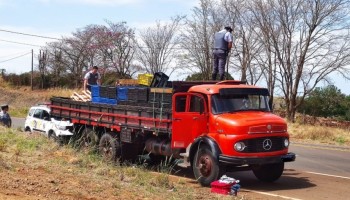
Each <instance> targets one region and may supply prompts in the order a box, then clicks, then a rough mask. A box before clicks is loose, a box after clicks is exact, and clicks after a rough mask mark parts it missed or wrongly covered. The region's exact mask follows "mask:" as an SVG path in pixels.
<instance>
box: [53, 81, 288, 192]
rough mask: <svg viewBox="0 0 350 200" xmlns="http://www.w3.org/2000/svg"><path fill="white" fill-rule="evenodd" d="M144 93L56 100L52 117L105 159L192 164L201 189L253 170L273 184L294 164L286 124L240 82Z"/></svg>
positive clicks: (177, 85) (263, 94)
mask: <svg viewBox="0 0 350 200" xmlns="http://www.w3.org/2000/svg"><path fill="white" fill-rule="evenodd" d="M169 91H170V92H169ZM166 95H168V96H166ZM169 95H170V96H169ZM148 96H149V99H148V100H147V101H144V102H137V101H135V102H131V101H129V102H128V101H126V102H122V101H120V102H118V104H117V105H109V104H97V103H91V102H79V101H74V100H70V99H66V98H60V97H54V98H52V99H51V105H50V106H51V114H52V115H53V116H54V117H58V118H65V119H69V120H71V122H72V123H73V124H74V130H75V133H76V134H80V135H82V136H83V138H86V139H87V140H86V141H87V142H88V143H96V144H98V147H99V151H100V153H101V155H102V156H103V157H105V158H106V159H110V160H115V159H120V160H129V159H131V160H134V159H136V158H137V157H138V156H139V155H142V154H149V155H150V158H151V159H157V158H159V157H160V156H172V158H176V159H178V160H179V161H180V162H178V165H180V166H183V167H191V168H192V170H193V173H194V176H195V178H196V179H197V180H198V182H199V183H200V184H201V185H203V186H209V185H210V183H211V182H213V181H215V180H217V179H218V178H220V176H221V175H222V174H224V173H225V172H227V171H234V170H252V171H253V172H254V174H255V176H256V177H257V178H258V179H259V180H261V181H266V182H272V181H275V180H277V179H278V178H279V177H280V176H281V175H282V173H283V170H284V162H290V161H294V160H295V154H294V153H289V152H288V146H289V135H288V132H287V124H286V122H285V120H284V119H282V118H281V117H279V116H276V115H274V114H272V113H271V110H270V108H269V105H268V97H269V93H268V90H267V89H265V88H260V87H257V86H252V85H247V84H245V83H243V82H240V81H222V82H182V81H174V82H173V83H172V87H171V88H166V89H164V88H151V89H150V90H148ZM164 99H168V101H165V100H164Z"/></svg>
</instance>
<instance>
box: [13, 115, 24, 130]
mask: <svg viewBox="0 0 350 200" xmlns="http://www.w3.org/2000/svg"><path fill="white" fill-rule="evenodd" d="M11 119H12V128H24V121H25V118H18V117H11Z"/></svg>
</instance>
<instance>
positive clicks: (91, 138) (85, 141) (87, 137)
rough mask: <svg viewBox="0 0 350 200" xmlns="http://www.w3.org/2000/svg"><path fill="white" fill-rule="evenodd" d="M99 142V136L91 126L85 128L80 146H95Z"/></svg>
mask: <svg viewBox="0 0 350 200" xmlns="http://www.w3.org/2000/svg"><path fill="white" fill-rule="evenodd" d="M97 144H98V136H97V134H96V132H95V131H94V130H92V129H91V128H85V129H84V130H83V132H82V134H81V137H80V139H79V140H78V145H79V147H80V148H86V149H87V148H95V147H96V145H97Z"/></svg>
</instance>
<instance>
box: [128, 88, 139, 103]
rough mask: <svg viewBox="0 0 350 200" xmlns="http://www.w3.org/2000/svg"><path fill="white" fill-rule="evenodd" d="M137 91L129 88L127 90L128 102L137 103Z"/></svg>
mask: <svg viewBox="0 0 350 200" xmlns="http://www.w3.org/2000/svg"><path fill="white" fill-rule="evenodd" d="M137 93H138V89H137V88H129V89H128V101H135V102H137V96H138V94H137Z"/></svg>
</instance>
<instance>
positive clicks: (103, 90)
mask: <svg viewBox="0 0 350 200" xmlns="http://www.w3.org/2000/svg"><path fill="white" fill-rule="evenodd" d="M107 88H108V87H107V86H100V97H103V98H108V91H107Z"/></svg>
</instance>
